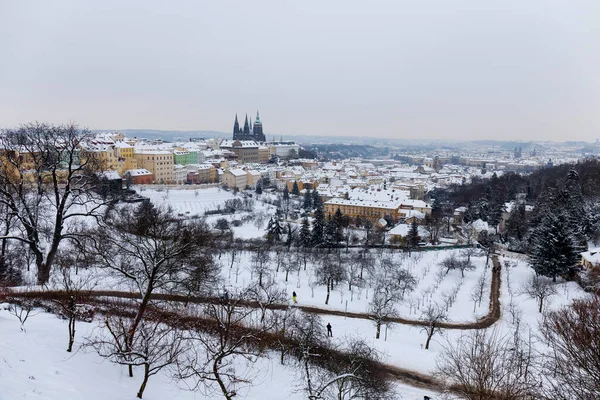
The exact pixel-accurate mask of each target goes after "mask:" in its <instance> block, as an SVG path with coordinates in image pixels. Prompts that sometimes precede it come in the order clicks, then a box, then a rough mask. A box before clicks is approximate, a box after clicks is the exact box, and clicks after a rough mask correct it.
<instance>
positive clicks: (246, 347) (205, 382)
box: [177, 289, 272, 400]
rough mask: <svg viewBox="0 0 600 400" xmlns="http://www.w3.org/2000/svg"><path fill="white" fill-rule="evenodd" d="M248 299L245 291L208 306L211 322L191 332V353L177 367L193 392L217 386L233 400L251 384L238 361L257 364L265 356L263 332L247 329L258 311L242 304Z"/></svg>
mask: <svg viewBox="0 0 600 400" xmlns="http://www.w3.org/2000/svg"><path fill="white" fill-rule="evenodd" d="M248 296H249V291H248V290H246V289H245V290H243V291H241V292H240V293H237V294H232V295H231V296H230V298H229V300H228V301H226V302H221V303H220V304H207V305H206V307H205V308H204V313H203V315H204V316H205V317H206V318H207V323H206V324H203V326H201V327H200V326H199V327H198V329H196V330H195V331H193V332H192V333H191V336H190V346H189V350H188V351H187V352H186V353H185V354H184V355H183V356H182V357H180V359H179V361H178V365H177V371H178V372H177V378H178V379H183V380H186V381H191V382H192V384H191V385H189V388H190V389H192V390H198V389H200V388H201V387H204V388H205V389H207V390H211V389H213V384H215V383H216V384H217V386H218V392H220V393H221V394H222V395H223V397H225V398H226V399H227V400H231V399H232V398H234V397H235V396H236V393H237V390H238V388H239V386H240V385H241V384H249V383H250V380H249V379H248V378H247V375H248V374H247V373H245V374H240V373H239V371H236V366H235V365H236V360H238V359H244V360H246V361H247V362H248V363H250V364H253V363H254V362H255V361H256V360H257V358H258V356H260V354H262V348H261V343H260V340H259V339H260V338H259V336H260V332H261V331H260V330H258V331H256V330H249V329H245V328H244V325H245V324H247V323H248V321H249V320H251V319H252V318H251V317H252V314H253V313H254V312H255V311H254V310H253V309H250V308H245V307H242V306H241V304H240V301H242V299H244V300H245V299H246V298H247V297H248ZM200 328H201V329H200ZM271 328H272V326H265V327H263V328H262V329H263V331H268V330H269V329H271ZM242 376H246V378H242Z"/></svg>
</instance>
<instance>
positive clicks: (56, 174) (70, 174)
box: [0, 123, 107, 285]
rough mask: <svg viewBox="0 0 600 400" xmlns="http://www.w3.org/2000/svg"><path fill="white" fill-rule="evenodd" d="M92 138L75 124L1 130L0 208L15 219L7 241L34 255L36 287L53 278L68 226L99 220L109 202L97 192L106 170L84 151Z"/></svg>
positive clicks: (29, 126)
mask: <svg viewBox="0 0 600 400" xmlns="http://www.w3.org/2000/svg"><path fill="white" fill-rule="evenodd" d="M90 138H91V134H90V132H89V131H87V130H81V129H79V128H78V127H77V125H74V124H69V125H60V126H53V125H47V124H41V123H34V124H28V125H23V126H21V127H20V128H18V129H8V130H4V131H2V134H1V135H0V148H1V149H2V154H3V160H4V162H3V163H1V165H0V183H1V184H0V203H2V205H4V206H5V207H7V208H8V210H9V214H10V215H11V216H12V217H14V225H15V229H14V230H12V231H11V233H8V234H5V235H3V236H2V238H3V239H11V240H18V241H20V242H22V243H25V244H26V245H27V246H28V247H29V250H30V251H31V252H32V253H33V254H34V256H35V264H36V267H37V281H38V284H40V285H43V284H45V283H47V282H48V280H49V279H50V270H51V268H52V265H53V264H54V258H55V257H56V253H57V251H58V249H59V246H60V244H61V242H62V241H63V240H64V239H67V238H70V237H72V236H71V232H70V229H69V226H70V225H69V223H68V222H69V221H70V220H71V219H73V218H79V217H82V216H97V214H98V211H99V209H100V208H101V206H103V205H104V204H106V201H107V199H102V198H101V196H99V195H98V194H96V191H95V190H98V189H99V188H100V187H101V181H100V179H99V178H98V176H97V175H96V174H95V172H96V171H99V170H101V169H102V165H101V164H100V163H99V161H98V158H97V157H95V156H94V153H92V152H80V150H81V148H82V147H85V146H86V144H87V143H88V141H89V140H90Z"/></svg>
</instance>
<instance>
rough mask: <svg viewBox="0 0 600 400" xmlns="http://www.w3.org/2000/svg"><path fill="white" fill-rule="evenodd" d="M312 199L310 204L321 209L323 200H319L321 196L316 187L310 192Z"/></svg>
mask: <svg viewBox="0 0 600 400" xmlns="http://www.w3.org/2000/svg"><path fill="white" fill-rule="evenodd" d="M312 200H313V201H312V203H313V204H312V205H313V207H314V208H320V209H323V202H322V201H321V196H320V195H319V192H318V191H317V189H315V190H313V192H312Z"/></svg>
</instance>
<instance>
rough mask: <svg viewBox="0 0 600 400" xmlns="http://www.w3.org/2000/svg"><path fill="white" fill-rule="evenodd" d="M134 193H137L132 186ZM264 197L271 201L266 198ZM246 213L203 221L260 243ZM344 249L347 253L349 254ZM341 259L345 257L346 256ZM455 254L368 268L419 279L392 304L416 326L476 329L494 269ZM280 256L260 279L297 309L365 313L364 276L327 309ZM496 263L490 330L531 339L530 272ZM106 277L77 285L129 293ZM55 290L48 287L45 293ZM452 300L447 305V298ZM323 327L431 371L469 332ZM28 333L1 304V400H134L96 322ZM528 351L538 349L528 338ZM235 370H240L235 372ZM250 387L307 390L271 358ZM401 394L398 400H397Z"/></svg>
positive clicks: (289, 395)
mask: <svg viewBox="0 0 600 400" xmlns="http://www.w3.org/2000/svg"><path fill="white" fill-rule="evenodd" d="M137 189H138V190H140V187H137ZM140 194H141V195H143V196H147V197H149V198H150V199H151V200H152V201H153V202H154V203H155V204H165V205H167V204H168V205H170V206H171V207H173V209H174V210H175V212H176V213H178V214H182V215H186V216H190V217H191V216H203V215H204V212H205V211H206V210H212V209H216V208H217V207H219V206H222V205H223V203H224V202H225V201H227V200H231V199H235V198H241V196H239V195H238V196H235V195H234V194H233V193H232V192H229V191H224V190H221V189H219V188H205V189H189V190H185V189H178V190H169V191H167V190H156V188H151V187H144V190H141V191H140ZM267 196H268V195H267ZM254 200H255V202H254V210H255V211H256V212H258V213H262V214H264V215H266V216H267V220H268V217H269V216H270V215H273V214H274V212H275V207H274V206H272V205H270V204H265V203H263V202H262V201H259V200H256V199H254ZM249 215H250V212H236V213H235V214H231V215H225V216H224V215H210V216H208V217H207V218H206V220H207V222H208V223H209V224H214V223H215V222H216V221H217V220H218V219H219V218H225V219H227V220H228V221H229V222H230V223H233V221H241V225H240V226H237V227H232V230H233V232H234V234H235V236H236V237H240V238H257V237H261V236H263V235H264V233H265V228H266V221H265V222H264V224H262V225H261V224H257V223H255V221H254V219H255V218H249ZM356 251H357V250H355V249H350V252H349V253H348V255H352V254H353V252H356ZM343 253H344V254H345V250H343ZM452 254H454V255H456V256H459V257H462V255H461V250H436V251H424V252H418V253H413V254H412V255H409V254H407V253H404V252H401V251H397V250H383V251H381V250H371V256H372V260H373V263H372V266H373V269H374V271H375V273H377V271H378V270H381V268H382V267H381V260H383V259H388V260H390V262H391V263H392V264H393V265H394V268H395V269H398V268H403V269H405V270H407V271H409V272H410V273H411V274H412V275H413V276H414V277H415V278H416V280H417V284H416V287H415V289H414V290H413V291H411V292H410V293H406V295H405V297H404V298H403V299H399V301H397V305H396V311H397V314H398V315H399V316H401V317H404V318H408V319H415V320H416V319H420V318H421V313H422V310H423V309H424V307H426V306H427V305H429V304H438V305H439V306H440V307H444V308H447V313H448V320H449V321H450V322H475V321H477V320H478V319H479V318H481V317H482V316H484V315H486V314H487V313H488V311H489V301H490V283H491V275H492V272H491V262H490V267H486V259H485V256H483V255H482V254H476V255H474V256H473V257H472V263H473V264H474V266H475V268H474V269H472V270H467V271H465V276H464V277H462V276H461V272H460V271H458V270H454V271H450V272H449V273H448V274H446V273H445V271H444V270H443V269H442V267H441V266H440V263H441V261H442V260H444V259H445V258H446V257H449V256H450V255H452ZM276 258H277V255H276V253H275V252H270V261H269V265H270V271H269V272H267V273H265V275H264V276H263V281H268V280H272V281H273V282H275V283H276V285H278V287H279V288H280V289H284V290H285V291H286V293H287V297H288V300H287V301H288V303H290V305H291V306H293V305H292V304H291V294H292V292H294V291H295V292H296V293H297V295H298V303H299V305H306V306H314V307H319V308H322V309H325V310H336V311H345V310H346V311H351V312H357V313H366V312H368V308H369V302H370V301H371V299H372V293H373V287H372V286H373V282H372V280H371V279H370V276H369V273H368V272H365V280H364V284H363V285H362V286H357V285H354V286H353V287H352V289H350V288H349V287H348V283H347V282H344V281H341V282H339V283H337V284H336V286H335V288H334V289H333V290H332V291H331V294H330V298H329V304H327V305H326V304H325V298H326V294H327V291H326V287H325V285H323V284H321V283H319V282H318V281H317V279H316V268H317V265H316V264H314V263H315V261H313V259H312V258H310V257H309V258H308V262H307V267H306V269H303V268H300V269H298V270H294V271H291V272H290V273H289V276H288V279H287V281H286V279H285V277H286V273H285V271H284V270H280V271H279V272H275V268H276V267H275V265H276ZM283 258H285V260H286V261H291V260H295V261H297V260H296V259H295V258H296V253H295V251H294V250H293V249H292V251H290V252H284V253H283ZM500 260H501V261H502V263H503V268H502V282H501V295H500V303H501V318H500V320H499V321H498V322H497V323H496V324H494V326H493V327H492V328H490V329H495V330H498V331H499V332H500V334H501V335H506V336H509V335H513V334H514V332H515V330H517V329H518V330H519V331H520V333H521V334H522V335H524V336H526V335H529V334H531V335H533V337H535V336H536V335H537V333H538V322H539V320H540V318H541V317H542V314H540V313H539V311H538V304H537V302H536V300H535V299H531V298H530V297H529V296H528V295H526V294H523V287H524V285H525V284H526V282H527V281H528V279H529V277H530V276H531V274H532V273H533V271H532V269H531V268H530V266H529V265H528V264H527V262H526V261H524V260H520V259H517V258H511V257H500ZM216 261H217V263H219V264H220V267H221V281H222V286H223V287H222V288H215V290H218V291H221V290H228V291H231V292H232V293H233V292H235V291H236V288H242V287H246V286H248V285H250V284H255V283H257V281H258V277H257V276H256V273H255V272H253V270H252V253H250V252H246V251H243V252H239V251H238V252H237V253H236V254H235V256H233V255H232V253H230V252H228V253H224V254H222V256H221V257H220V258H218V259H217V260H216ZM103 273H104V271H98V270H95V269H88V270H82V271H80V275H79V276H80V278H82V279H83V278H85V277H90V276H93V277H94V279H93V281H94V284H93V286H94V288H95V289H108V288H111V289H120V290H128V288H127V287H126V286H124V285H123V284H122V282H119V281H118V280H115V279H114V277H108V276H103V275H102V274H103ZM482 278H483V279H484V281H485V285H484V287H483V296H482V298H481V303H479V302H477V301H476V300H475V297H476V296H474V293H476V292H478V290H479V282H480V280H481V279H482ZM54 286H55V282H51V283H50V285H49V287H50V288H52V287H54ZM557 287H558V293H557V294H556V295H555V296H553V297H551V298H550V299H549V300H548V301H547V302H546V303H545V306H544V308H545V310H552V309H557V308H558V307H561V306H564V305H566V304H569V303H570V302H571V301H572V300H573V299H574V298H580V297H583V296H585V295H586V294H585V293H584V292H583V290H582V289H581V288H580V287H579V286H578V285H577V284H576V283H574V282H559V283H558V284H557ZM450 297H452V298H453V300H452V302H448V299H449V298H450ZM322 323H323V330H325V325H326V324H327V323H331V325H332V328H333V329H332V330H333V338H331V339H330V340H331V341H332V342H333V343H335V344H340V345H342V344H343V343H345V342H347V339H348V338H349V337H357V336H358V337H361V338H364V339H365V340H366V341H367V343H368V344H369V345H371V346H372V347H373V348H375V349H376V350H378V351H379V352H380V354H381V358H382V361H383V362H384V363H386V364H389V365H394V366H398V367H400V368H404V369H408V370H412V371H416V372H420V373H422V374H427V375H429V374H432V373H433V372H434V371H435V368H436V360H437V358H438V356H439V355H440V353H441V352H442V351H443V349H444V346H445V345H447V344H450V343H456V342H458V341H460V340H461V335H464V334H467V333H468V331H460V330H452V329H445V330H443V331H442V332H441V333H436V334H435V335H434V336H433V339H432V341H431V344H430V348H429V349H428V350H425V349H424V346H425V341H426V334H425V333H424V332H423V331H422V330H421V328H420V327H416V326H410V325H401V324H391V325H389V326H386V325H384V326H382V332H381V338H380V339H375V332H376V329H375V325H374V323H373V321H371V320H369V319H359V318H347V317H342V316H326V315H325V316H322ZM25 329H26V331H24V332H22V331H21V329H20V323H19V321H18V320H17V318H16V317H15V316H14V315H11V314H10V313H9V312H8V311H7V310H6V305H0V338H1V340H0V400H12V399H20V398H33V399H41V400H51V399H52V400H54V399H61V400H79V399H86V400H106V399H110V400H113V399H114V400H125V399H131V400H133V399H134V398H135V395H136V393H137V390H138V388H139V385H140V380H141V373H140V372H141V371H137V373H136V376H135V377H134V378H129V377H128V376H127V372H126V369H125V367H123V366H118V365H115V364H112V363H110V362H109V361H108V360H105V359H103V358H101V357H99V356H98V355H97V353H96V352H94V351H92V350H85V349H84V348H82V346H81V344H82V342H83V340H84V338H86V337H89V336H90V335H91V334H92V333H93V331H94V329H103V328H101V327H98V325H97V322H94V323H91V324H90V323H84V322H78V324H77V338H76V343H75V347H74V352H73V353H67V352H66V351H65V349H66V344H67V323H66V321H64V320H61V319H59V318H57V317H56V316H54V315H51V314H48V313H44V312H37V313H36V315H34V316H31V317H30V318H29V320H28V321H27V323H26V324H25ZM533 344H534V346H539V345H540V344H539V343H538V342H537V341H536V340H534V341H533ZM240 367H243V366H242V365H240ZM249 376H250V377H251V380H252V383H251V384H248V385H246V386H243V387H241V388H240V389H239V390H237V397H236V398H240V399H249V400H258V399H267V400H268V399H292V400H295V399H303V398H305V397H306V396H305V393H303V392H301V391H300V385H301V378H300V376H299V375H298V373H297V371H295V370H293V369H291V368H289V367H285V366H281V365H280V364H279V363H278V360H277V355H272V357H270V358H269V354H267V355H266V356H264V357H260V358H259V359H258V360H257V361H256V363H255V364H254V366H253V368H252V372H251V373H250V375H249ZM395 387H396V392H397V393H398V397H399V398H403V399H409V400H413V399H414V400H421V399H423V396H430V397H431V398H432V399H435V400H439V399H441V396H440V395H439V394H437V393H434V392H431V391H428V390H422V389H416V388H412V387H409V386H406V385H402V384H396V385H395ZM400 396H401V397H400ZM144 398H145V399H150V400H159V399H161V400H162V399H173V400H192V399H193V400H203V399H217V398H220V396H219V394H218V393H217V392H214V391H212V392H204V391H203V392H199V391H189V390H186V388H185V387H183V386H182V384H181V383H180V382H177V381H175V380H174V379H172V378H171V376H170V374H169V372H168V371H166V370H165V371H161V372H160V373H159V374H158V375H156V376H153V377H152V378H151V379H150V381H149V383H148V387H147V389H146V391H145V394H144Z"/></svg>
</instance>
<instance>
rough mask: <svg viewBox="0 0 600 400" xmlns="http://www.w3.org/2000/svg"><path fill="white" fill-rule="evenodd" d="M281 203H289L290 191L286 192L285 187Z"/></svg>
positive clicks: (286, 188)
mask: <svg viewBox="0 0 600 400" xmlns="http://www.w3.org/2000/svg"><path fill="white" fill-rule="evenodd" d="M283 201H290V191H289V190H288V187H287V185H285V188H283Z"/></svg>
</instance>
